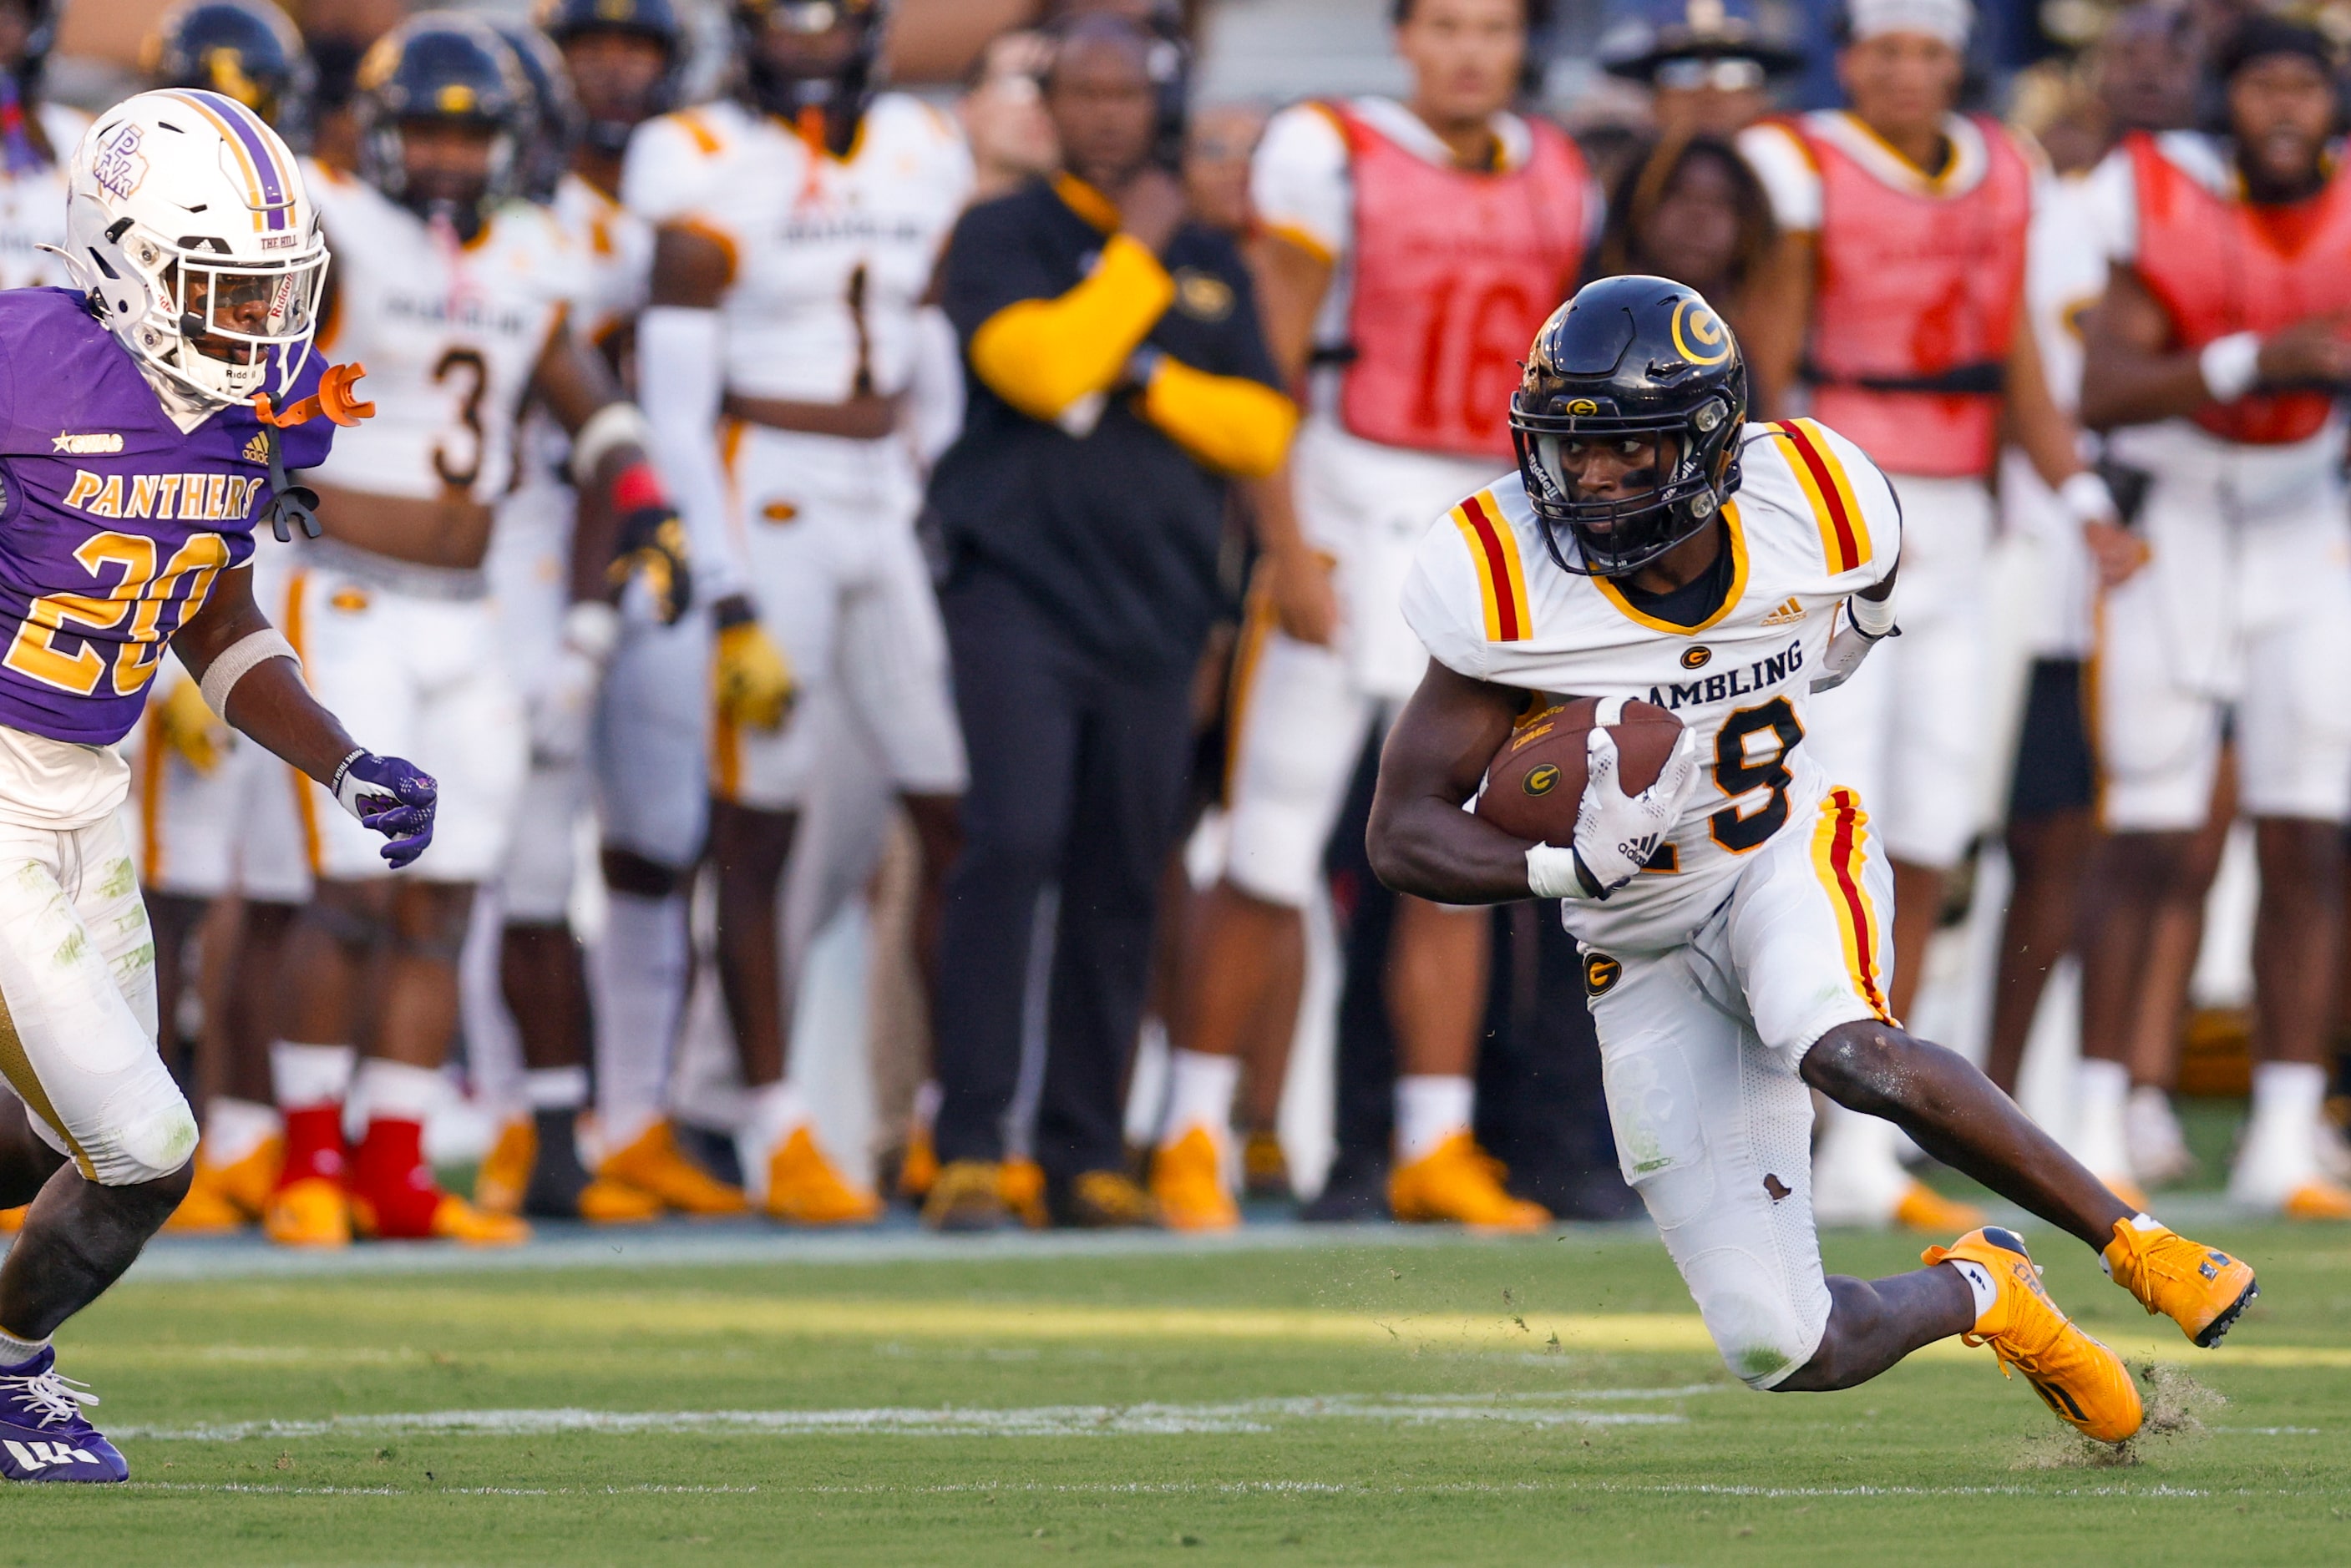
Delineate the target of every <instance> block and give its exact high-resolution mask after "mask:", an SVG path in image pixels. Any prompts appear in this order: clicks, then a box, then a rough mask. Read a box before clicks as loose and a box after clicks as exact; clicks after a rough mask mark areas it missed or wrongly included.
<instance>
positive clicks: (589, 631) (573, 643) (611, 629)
mask: <svg viewBox="0 0 2351 1568" xmlns="http://www.w3.org/2000/svg"><path fill="white" fill-rule="evenodd" d="M620 640H621V612H620V611H619V610H616V609H614V608H613V607H611V605H608V604H606V603H605V602H604V601H603V600H601V599H581V600H580V602H579V603H578V604H575V605H573V606H572V607H570V608H569V609H567V610H565V611H564V612H563V645H564V646H565V647H566V648H570V649H577V650H579V651H580V652H581V653H584V654H586V655H587V656H588V657H589V658H590V659H593V660H595V661H596V662H597V663H598V664H600V665H601V664H602V663H603V662H604V661H605V660H606V659H611V657H612V648H613V645H614V644H616V643H618V642H619V641H620Z"/></svg>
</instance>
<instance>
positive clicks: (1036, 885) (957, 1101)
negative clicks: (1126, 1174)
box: [934, 569, 1192, 1179]
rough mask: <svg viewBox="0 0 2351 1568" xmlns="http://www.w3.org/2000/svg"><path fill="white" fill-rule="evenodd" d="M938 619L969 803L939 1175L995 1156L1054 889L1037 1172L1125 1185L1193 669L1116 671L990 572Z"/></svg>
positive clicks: (949, 933)
mask: <svg viewBox="0 0 2351 1568" xmlns="http://www.w3.org/2000/svg"><path fill="white" fill-rule="evenodd" d="M941 608H942V609H943V611H944V613H945V616H946V628H947V642H948V646H949V648H950V649H951V650H952V652H953V655H954V659H955V686H956V710H957V711H958V712H959V713H960V714H961V715H962V718H963V732H964V742H965V744H966V745H967V747H968V748H969V750H970V753H971V786H970V788H969V790H968V791H967V793H966V794H965V795H964V803H963V829H964V847H963V853H962V855H961V856H960V857H958V858H957V859H956V863H955V867H954V869H953V870H952V871H950V872H949V873H948V876H947V884H946V918H945V919H944V921H943V922H942V924H941V927H940V930H939V990H938V1008H937V1012H936V1023H935V1025H934V1027H935V1032H936V1034H937V1062H938V1076H939V1087H940V1090H941V1092H942V1098H941V1100H940V1104H939V1115H938V1123H937V1127H936V1136H937V1138H938V1151H939V1158H942V1159H949V1160H952V1159H1000V1158H1003V1154H1004V1118H1005V1113H1006V1112H1007V1111H1008V1109H1009V1108H1010V1106H1011V1104H1012V1095H1013V1089H1014V1085H1015V1081H1016V1080H1017V1078H1018V1077H1019V1070H1020V1033H1021V1029H1020V1025H1021V1018H1022V1013H1023V1002H1024V999H1025V994H1026V981H1027V979H1028V974H1029V947H1030V943H1031V940H1032V936H1033V933H1034V932H1035V930H1036V909H1037V902H1038V898H1039V895H1040V894H1041V893H1042V892H1043V891H1044V890H1045V889H1046V888H1048V887H1049V886H1052V885H1055V884H1058V885H1059V886H1060V888H1061V914H1060V919H1059V922H1058V930H1057V933H1056V935H1055V937H1054V939H1053V964H1052V973H1051V979H1050V984H1049V987H1048V991H1047V1002H1046V1006H1047V1023H1046V1030H1045V1036H1046V1057H1045V1081H1044V1088H1043V1095H1042V1097H1041V1100H1040V1104H1039V1106H1038V1113H1037V1143H1036V1154H1037V1161H1038V1163H1039V1164H1040V1165H1041V1166H1043V1167H1044V1168H1045V1172H1046V1174H1047V1175H1048V1176H1050V1177H1053V1178H1056V1179H1067V1178H1069V1177H1071V1176H1075V1175H1077V1174H1079V1173H1080V1172H1081V1171H1088V1170H1115V1169H1120V1168H1123V1166H1124V1164H1125V1159H1124V1150H1123V1145H1122V1140H1121V1137H1120V1126H1119V1124H1120V1110H1121V1106H1120V1101H1119V1093H1120V1088H1121V1086H1122V1085H1123V1083H1124V1081H1125V1075H1126V1064H1127V1057H1128V1054H1130V1053H1131V1052H1132V1051H1133V1050H1134V1039H1135V1032H1136V1030H1137V1029H1138V1028H1139V1027H1140V1026H1141V1023H1142V1018H1143V1000H1144V987H1145V983H1146V981H1147V978H1148V975H1149V971H1150V966H1151V932H1152V922H1153V919H1154V917H1155V914H1156V912H1157V909H1156V905H1157V893H1158V888H1159V875H1160V870H1161V867H1164V866H1165V863H1166V859H1167V855H1168V852H1169V851H1170V850H1171V849H1172V848H1173V846H1174V841H1175V833H1176V829H1177V826H1178V825H1179V822H1180V818H1181V814H1182V809H1183V803H1184V791H1185V785H1186V779H1187V778H1188V777H1189V775H1190V768H1189V755H1190V750H1191V743H1192V735H1191V712H1190V693H1191V681H1192V671H1191V670H1190V668H1189V666H1188V664H1187V665H1186V668H1184V669H1181V670H1175V671H1173V672H1171V673H1169V674H1166V675H1165V676H1160V677H1155V678H1138V677H1136V676H1134V675H1133V674H1130V673H1125V672H1121V671H1116V670H1104V669H1102V667H1101V665H1100V664H1099V663H1098V662H1097V661H1096V660H1094V659H1092V658H1090V657H1089V656H1087V655H1085V654H1083V653H1081V651H1079V650H1078V649H1076V648H1075V647H1074V646H1072V644H1071V640H1070V639H1069V638H1068V637H1067V636H1066V635H1064V634H1063V633H1062V632H1061V630H1060V629H1059V628H1056V627H1055V626H1054V625H1053V624H1052V623H1051V620H1050V617H1049V616H1048V615H1047V614H1046V612H1045V611H1044V610H1042V609H1041V608H1040V607H1037V606H1036V605H1035V604H1034V603H1033V602H1032V601H1030V600H1029V597H1027V596H1026V595H1025V594H1023V593H1022V592H1021V590H1020V589H1019V588H1018V587H1015V586H1014V585H1013V584H1012V583H1011V582H1010V581H1009V580H1008V579H1006V578H1005V577H1003V576H999V575H998V574H996V573H994V572H990V571H987V570H985V569H976V570H969V571H967V573H966V575H965V576H963V577H962V578H960V579H959V580H957V581H956V583H954V584H952V585H951V586H950V587H948V589H947V590H946V593H945V594H944V595H943V596H942V600H941Z"/></svg>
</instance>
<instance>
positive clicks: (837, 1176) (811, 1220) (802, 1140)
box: [761, 1127, 882, 1225]
mask: <svg viewBox="0 0 2351 1568" xmlns="http://www.w3.org/2000/svg"><path fill="white" fill-rule="evenodd" d="M761 1207H762V1208H763V1209H764V1210H765V1211H766V1213H767V1216H768V1219H770V1220H783V1221H784V1222H785V1223H786V1224H790V1225H864V1224H869V1223H871V1222H872V1221H873V1220H878V1219H880V1218H881V1217H882V1199H879V1198H877V1197H875V1196H874V1195H873V1194H872V1192H869V1191H868V1190H866V1189H864V1188H862V1187H861V1186H859V1185H858V1184H856V1183H855V1182H853V1181H851V1180H850V1179H848V1178H847V1177H845V1176H843V1175H842V1174H841V1172H840V1170H839V1169H837V1168H835V1167H834V1165H833V1163H832V1161H831V1160H830V1159H827V1158H825V1154H824V1150H822V1149H820V1148H819V1147H817V1143H816V1139H815V1137H812V1136H811V1135H810V1132H809V1130H808V1128H806V1127H794V1128H793V1129H792V1134H791V1137H788V1138H786V1139H785V1140H784V1141H783V1142H782V1144H781V1145H779V1146H778V1147H777V1149H776V1152H775V1153H773V1154H771V1155H769V1156H768V1198H767V1201H766V1202H765V1203H764V1204H763V1205H762V1206H761Z"/></svg>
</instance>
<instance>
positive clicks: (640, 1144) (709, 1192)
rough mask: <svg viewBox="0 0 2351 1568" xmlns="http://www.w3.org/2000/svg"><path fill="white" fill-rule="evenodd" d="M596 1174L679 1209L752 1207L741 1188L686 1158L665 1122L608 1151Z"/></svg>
mask: <svg viewBox="0 0 2351 1568" xmlns="http://www.w3.org/2000/svg"><path fill="white" fill-rule="evenodd" d="M596 1175H597V1178H598V1179H600V1180H603V1181H611V1182H616V1183H618V1184H619V1185H621V1186H622V1187H633V1188H635V1189H637V1190H638V1191H640V1192H643V1193H645V1194H647V1195H649V1196H651V1197H653V1198H656V1199H660V1200H661V1204H662V1207H663V1208H664V1209H674V1210H677V1211H678V1212H679V1213H681V1214H747V1213H749V1212H750V1210H751V1204H750V1201H749V1199H746V1198H745V1197H744V1196H743V1189H741V1188H739V1187H730V1186H728V1185H727V1184H726V1182H723V1181H721V1180H719V1179H717V1178H716V1177H715V1176H713V1175H711V1174H710V1173H709V1172H708V1171H706V1170H705V1169H703V1168H702V1167H700V1166H698V1165H696V1164H695V1163H694V1161H692V1160H691V1159H688V1158H686V1157H685V1151H684V1150H683V1149H681V1148H679V1147H677V1131H676V1129H675V1128H674V1127H671V1126H670V1124H669V1123H667V1122H665V1121H660V1122H655V1123H653V1126H651V1127H647V1128H646V1129H645V1130H644V1131H643V1132H641V1133H639V1134H638V1135H637V1136H636V1137H635V1138H634V1139H632V1141H631V1142H630V1144H629V1145H628V1147H625V1148H621V1149H616V1150H614V1151H613V1152H612V1153H611V1154H608V1155H606V1156H605V1157H604V1160H603V1163H602V1164H601V1165H599V1166H598V1167H597V1168H596Z"/></svg>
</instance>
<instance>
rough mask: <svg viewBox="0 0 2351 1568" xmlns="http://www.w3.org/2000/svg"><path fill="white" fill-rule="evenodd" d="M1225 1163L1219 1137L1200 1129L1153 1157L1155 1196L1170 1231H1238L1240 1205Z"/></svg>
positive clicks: (1162, 1148) (1152, 1183)
mask: <svg viewBox="0 0 2351 1568" xmlns="http://www.w3.org/2000/svg"><path fill="white" fill-rule="evenodd" d="M1223 1167H1224V1161H1223V1159H1222V1158H1220V1156H1219V1154H1218V1151H1217V1139H1216V1135H1214V1134H1213V1133H1211V1132H1209V1131H1208V1129H1207V1127H1193V1128H1191V1129H1190V1130H1188V1131H1187V1132H1186V1133H1185V1135H1184V1136H1183V1137H1179V1138H1177V1139H1176V1140H1175V1142H1174V1143H1171V1144H1162V1145H1161V1146H1160V1147H1158V1148H1156V1149H1155V1150H1154V1151H1153V1152H1152V1156H1151V1196H1152V1197H1154V1198H1155V1199H1158V1200H1159V1214H1160V1219H1161V1221H1162V1222H1163V1223H1164V1224H1165V1225H1166V1227H1167V1228H1168V1229H1169V1230H1170V1231H1234V1230H1238V1229H1239V1228H1240V1222H1241V1210H1240V1205H1238V1203H1235V1202H1234V1201H1233V1195H1232V1194H1231V1193H1230V1192H1229V1191H1228V1190H1226V1188H1225V1176H1224V1168H1223Z"/></svg>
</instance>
